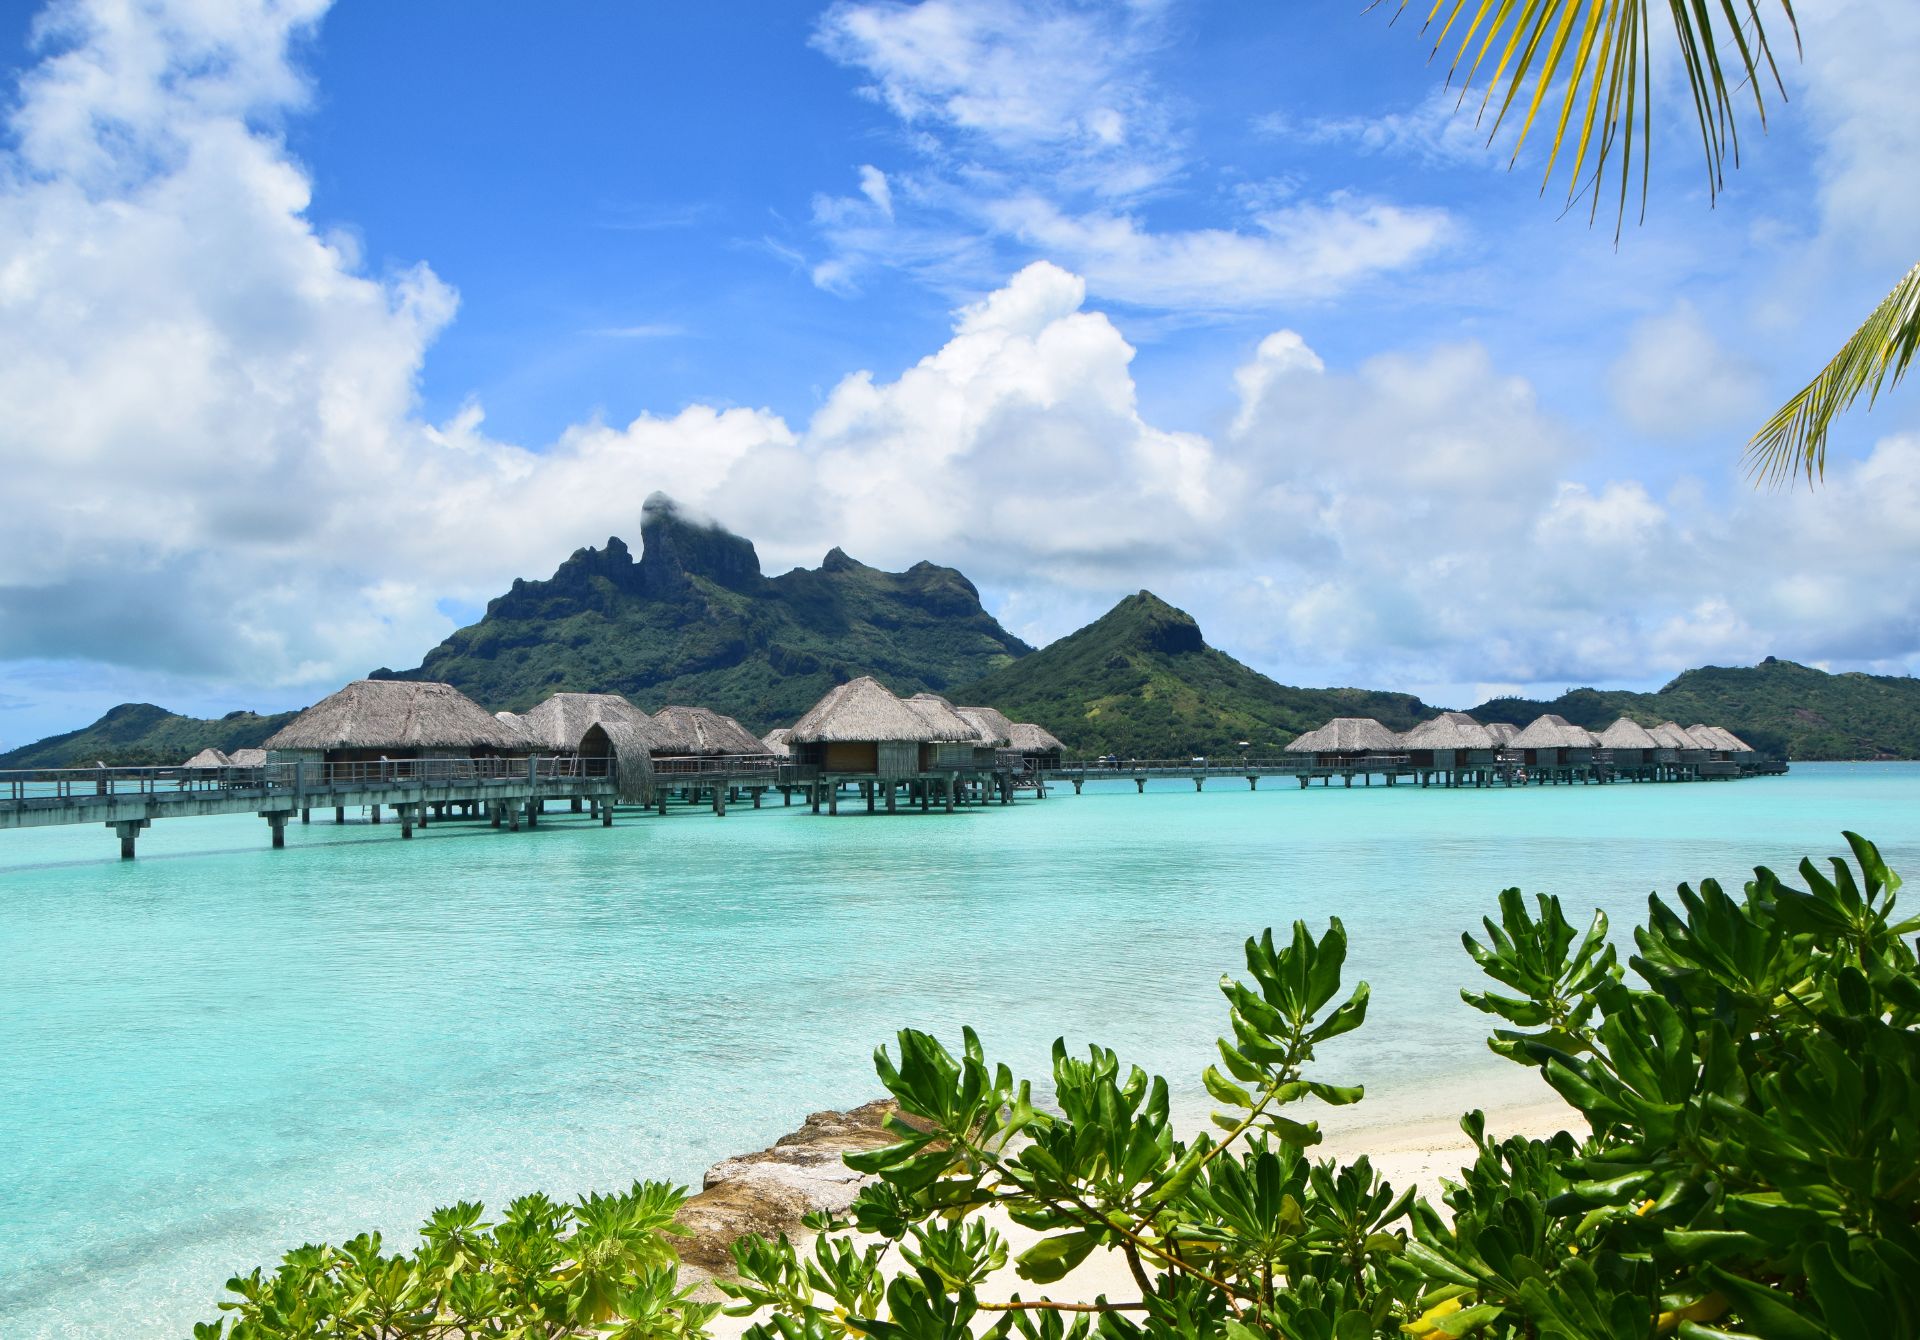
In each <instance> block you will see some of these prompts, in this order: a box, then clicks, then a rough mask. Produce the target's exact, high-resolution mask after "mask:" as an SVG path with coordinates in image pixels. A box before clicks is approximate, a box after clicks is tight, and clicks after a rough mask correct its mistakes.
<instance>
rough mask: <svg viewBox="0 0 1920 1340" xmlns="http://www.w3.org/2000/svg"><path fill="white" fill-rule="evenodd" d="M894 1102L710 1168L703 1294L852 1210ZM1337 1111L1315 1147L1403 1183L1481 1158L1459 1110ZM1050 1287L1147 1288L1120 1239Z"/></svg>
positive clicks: (690, 1274)
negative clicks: (815, 1220) (862, 1161)
mask: <svg viewBox="0 0 1920 1340" xmlns="http://www.w3.org/2000/svg"><path fill="white" fill-rule="evenodd" d="M891 1110H892V1104H891V1103H890V1102H889V1101H887V1100H885V1099H879V1100H875V1101H873V1102H869V1103H865V1104H862V1105H861V1106H859V1107H856V1108H853V1109H850V1110H848V1111H845V1112H816V1113H813V1114H812V1115H811V1116H809V1117H808V1118H807V1119H806V1121H805V1122H804V1123H802V1125H801V1127H800V1129H799V1130H797V1131H793V1132H790V1133H789V1134H787V1135H784V1136H782V1137H781V1138H780V1139H779V1140H777V1141H776V1142H774V1144H772V1145H770V1146H768V1147H767V1148H766V1149H763V1150H759V1151H756V1152H755V1153H752V1154H747V1155H743V1156H741V1157H738V1158H731V1159H725V1160H722V1161H721V1162H719V1163H717V1164H715V1165H714V1166H713V1167H712V1168H710V1169H708V1170H707V1173H706V1176H705V1179H704V1186H703V1189H702V1190H701V1191H700V1192H699V1193H698V1194H697V1195H695V1196H693V1197H692V1198H690V1199H689V1200H688V1202H687V1205H686V1207H685V1208H684V1209H683V1210H682V1212H681V1215H680V1219H679V1222H681V1223H682V1224H684V1225H686V1226H687V1227H689V1228H690V1229H692V1230H693V1236H691V1237H689V1238H687V1239H683V1240H682V1243H681V1257H682V1262H683V1264H682V1267H681V1277H682V1280H683V1282H688V1283H698V1284H699V1285H700V1296H702V1297H705V1298H708V1299H710V1300H712V1301H721V1300H722V1298H723V1296H722V1295H721V1294H720V1292H719V1290H717V1289H715V1288H714V1287H713V1286H712V1284H711V1281H712V1280H713V1279H714V1277H715V1276H716V1274H719V1273H722V1272H723V1271H726V1270H727V1267H728V1263H729V1261H730V1257H729V1255H728V1252H727V1248H728V1245H729V1244H731V1242H732V1241H733V1240H735V1239H736V1238H739V1237H744V1236H746V1235H748V1234H752V1233H759V1234H762V1235H765V1236H770V1237H771V1236H777V1235H778V1234H780V1233H782V1232H784V1233H786V1234H787V1235H788V1236H789V1237H791V1238H793V1239H794V1240H795V1242H796V1243H800V1242H805V1241H808V1240H810V1239H811V1237H812V1235H811V1234H808V1233H806V1232H805V1231H804V1230H803V1229H802V1228H801V1227H800V1220H801V1218H802V1217H803V1216H805V1215H806V1214H808V1213H811V1212H813V1211H816V1210H836V1211H837V1210H844V1209H845V1208H846V1207H847V1206H848V1205H849V1204H850V1203H851V1202H852V1200H853V1197H854V1196H855V1194H857V1192H858V1190H859V1188H860V1186H861V1185H863V1184H864V1182H865V1181H866V1180H867V1179H864V1178H862V1177H860V1176H858V1175H857V1174H855V1173H853V1172H852V1170H851V1169H848V1168H847V1167H846V1166H845V1164H844V1163H843V1162H842V1161H841V1155H842V1154H844V1153H847V1152H849V1151H851V1150H856V1149H870V1148H874V1147H876V1146H879V1145H883V1144H887V1143H891V1140H892V1137H891V1136H889V1135H887V1134H886V1133H885V1131H884V1130H883V1123H884V1122H885V1120H886V1118H887V1116H888V1115H889V1114H890V1112H891ZM1468 1110H1470V1109H1468ZM1482 1110H1483V1111H1485V1113H1486V1117H1487V1131H1488V1134H1489V1135H1490V1136H1493V1137H1498V1138H1503V1137H1507V1136H1515V1135H1522V1136H1529V1137H1533V1138H1545V1137H1547V1136H1549V1135H1551V1134H1553V1133H1554V1132H1555V1131H1559V1130H1563V1129H1572V1130H1575V1131H1576V1132H1577V1131H1578V1130H1579V1123H1578V1119H1577V1115H1576V1114H1575V1113H1574V1111H1573V1109H1571V1108H1570V1107H1568V1106H1567V1105H1566V1104H1565V1103H1564V1102H1562V1101H1561V1100H1560V1099H1559V1098H1558V1096H1557V1095H1554V1094H1553V1093H1552V1092H1551V1091H1550V1090H1544V1088H1542V1089H1541V1090H1539V1091H1537V1092H1536V1095H1535V1096H1534V1097H1532V1098H1530V1099H1523V1098H1518V1097H1508V1098H1506V1100H1505V1101H1490V1102H1489V1103H1488V1104H1487V1105H1485V1106H1484V1107H1483V1108H1482ZM1331 1111H1332V1113H1333V1114H1334V1115H1335V1116H1336V1117H1337V1118H1344V1119H1341V1120H1337V1121H1329V1120H1327V1119H1326V1118H1327V1115H1328V1110H1326V1109H1323V1110H1322V1111H1321V1112H1320V1113H1317V1114H1316V1116H1317V1117H1318V1118H1319V1119H1321V1123H1322V1129H1323V1130H1324V1131H1325V1139H1324V1140H1323V1141H1322V1142H1321V1143H1320V1144H1319V1145H1316V1146H1315V1147H1314V1148H1313V1149H1312V1150H1311V1151H1310V1153H1311V1154H1312V1155H1313V1156H1315V1157H1321V1158H1325V1157H1330V1156H1331V1157H1336V1158H1338V1159H1340V1160H1341V1161H1342V1162H1351V1161H1352V1160H1354V1159H1357V1158H1360V1157H1363V1156H1364V1157H1365V1158H1367V1159H1368V1160H1369V1161H1370V1162H1371V1163H1372V1165H1373V1167H1374V1169H1375V1170H1376V1171H1377V1172H1378V1173H1379V1174H1380V1176H1381V1177H1382V1178H1383V1179H1384V1180H1386V1181H1387V1182H1390V1183H1392V1185H1393V1186H1394V1187H1395V1188H1404V1187H1405V1186H1407V1185H1408V1184H1414V1185H1417V1186H1418V1187H1420V1189H1421V1192H1422V1194H1423V1195H1425V1196H1426V1197H1427V1198H1428V1199H1433V1198H1434V1197H1435V1196H1436V1195H1437V1193H1438V1192H1439V1189H1440V1179H1442V1178H1448V1177H1452V1176H1454V1175H1455V1174H1456V1173H1457V1171H1458V1170H1459V1169H1460V1168H1461V1167H1462V1166H1463V1165H1464V1164H1466V1163H1468V1162H1471V1161H1472V1158H1473V1154H1474V1150H1473V1143H1472V1141H1470V1140H1469V1139H1468V1138H1467V1135H1466V1133H1465V1132H1464V1131H1462V1130H1461V1129H1460V1124H1459V1118H1460V1114H1458V1113H1455V1114H1438V1113H1414V1114H1408V1113H1398V1114H1390V1115H1385V1116H1383V1117H1382V1118H1381V1119H1378V1120H1361V1119H1359V1114H1358V1113H1354V1112H1353V1110H1352V1109H1345V1110H1342V1109H1332V1110H1331ZM1349 1114H1351V1115H1349ZM1188 1115H1189V1114H1186V1113H1180V1114H1177V1120H1176V1125H1177V1126H1179V1127H1181V1128H1183V1129H1182V1131H1181V1133H1182V1134H1183V1135H1190V1134H1191V1133H1192V1132H1193V1131H1194V1130H1195V1129H1196V1128H1195V1127H1194V1126H1192V1125H1191V1124H1190V1123H1189V1122H1188V1121H1186V1120H1184V1118H1185V1117H1186V1116H1188ZM980 1217H981V1218H982V1219H984V1220H985V1221H986V1222H987V1223H988V1224H989V1225H991V1226H992V1227H993V1228H995V1229H996V1230H998V1231H999V1232H1000V1233H1001V1234H1002V1236H1004V1237H1005V1238H1006V1239H1007V1242H1008V1245H1009V1248H1010V1254H1011V1255H1014V1256H1017V1255H1018V1254H1019V1253H1020V1252H1021V1251H1022V1250H1024V1249H1025V1248H1026V1247H1028V1246H1030V1245H1032V1243H1033V1242H1035V1241H1036V1240H1038V1238H1039V1237H1040V1236H1041V1235H1040V1234H1039V1233H1038V1232H1037V1231H1035V1230H1032V1229H1025V1228H1022V1227H1020V1226H1019V1225H1017V1224H1014V1223H1012V1222H1011V1221H1010V1220H1008V1218H1007V1217H1006V1214H1005V1213H1004V1211H1001V1210H999V1209H998V1208H995V1209H992V1210H989V1211H986V1212H984V1213H983V1214H982V1215H981V1216H980ZM1035 1287H1036V1286H1034V1285H1032V1284H1030V1283H1028V1282H1026V1281H1023V1280H1021V1279H1019V1277H1018V1276H1016V1275H1015V1274H1014V1272H1013V1269H1012V1267H1011V1266H1010V1265H1009V1266H1008V1267H1006V1268H1005V1269H1003V1270H1001V1271H1000V1272H999V1273H998V1274H996V1276H995V1277H994V1279H993V1280H992V1281H991V1282H990V1283H989V1285H988V1287H986V1288H984V1289H982V1291H981V1298H982V1300H983V1301H993V1302H1001V1301H1005V1300H1006V1299H1007V1298H1008V1297H1009V1296H1010V1295H1012V1294H1013V1293H1015V1292H1018V1291H1021V1290H1022V1289H1024V1290H1025V1291H1026V1293H1027V1294H1028V1295H1031V1294H1032V1293H1033V1291H1034V1289H1035ZM1044 1288H1045V1290H1046V1294H1047V1296H1048V1297H1050V1298H1053V1299H1055V1300H1056V1301H1059V1302H1091V1301H1093V1300H1094V1299H1095V1298H1097V1297H1099V1296H1101V1295H1103V1294H1105V1295H1110V1296H1121V1295H1128V1294H1131V1293H1133V1292H1135V1291H1137V1286H1136V1284H1135V1282H1134V1280H1133V1277H1132V1275H1131V1274H1130V1273H1129V1271H1128V1268H1127V1265H1126V1262H1125V1259H1124V1258H1123V1257H1122V1256H1121V1255H1120V1254H1119V1253H1118V1252H1114V1251H1111V1250H1109V1251H1103V1252H1096V1253H1095V1254H1094V1255H1093V1256H1091V1257H1089V1258H1088V1259H1087V1260H1086V1261H1085V1262H1084V1263H1082V1264H1081V1265H1080V1266H1079V1267H1078V1268H1077V1269H1075V1270H1074V1271H1072V1272H1071V1273H1070V1274H1068V1275H1067V1276H1066V1277H1065V1278H1064V1279H1061V1280H1059V1281H1056V1282H1055V1283H1053V1284H1050V1285H1047V1286H1044ZM754 1321H755V1317H753V1316H745V1317H730V1316H727V1315H725V1314H724V1313H723V1314H722V1315H720V1316H718V1317H716V1318H714V1320H713V1323H712V1324H711V1326H710V1327H709V1330H710V1331H711V1332H712V1334H713V1335H714V1336H715V1337H716V1340H737V1337H739V1336H740V1335H742V1334H743V1333H744V1332H745V1331H746V1329H747V1328H748V1327H749V1326H751V1325H752V1324H753V1323H754Z"/></svg>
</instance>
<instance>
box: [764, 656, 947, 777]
mask: <svg viewBox="0 0 1920 1340" xmlns="http://www.w3.org/2000/svg"><path fill="white" fill-rule="evenodd" d="M936 720H937V714H932V713H929V712H927V711H926V710H925V709H924V708H920V709H916V708H915V707H913V706H910V705H909V704H908V703H907V702H906V701H905V700H903V699H901V698H899V697H897V696H896V695H895V694H894V693H893V692H892V690H890V689H888V688H887V686H886V685H884V684H882V683H881V682H880V681H879V680H877V679H875V678H873V677H872V676H871V675H862V676H860V677H859V678H858V679H850V680H848V681H847V682H846V683H844V684H836V685H834V687H833V688H831V689H829V690H828V691H827V693H826V695H825V696H824V697H822V698H821V699H820V701H819V702H817V703H815V704H814V705H813V706H812V707H811V708H809V709H808V711H807V714H806V715H805V716H803V717H801V718H800V720H799V721H797V722H795V723H794V726H793V731H792V733H791V734H790V735H788V736H787V744H788V747H789V748H790V749H791V750H792V754H793V758H794V761H795V762H799V763H810V764H813V765H814V766H816V767H818V768H819V769H820V770H821V771H822V772H823V773H840V774H847V775H854V776H875V777H896V778H897V777H910V776H912V775H914V774H915V773H917V772H919V771H920V747H921V746H922V745H932V744H939V743H940V742H941V741H943V740H946V741H951V740H952V739H953V734H954V729H955V727H954V726H953V725H952V724H950V723H944V724H936ZM954 721H955V722H958V723H959V726H960V727H961V728H962V729H963V730H964V732H965V735H966V738H969V739H970V738H971V737H972V733H973V728H972V727H971V726H967V725H966V723H965V721H963V720H961V719H960V718H959V717H958V716H955V717H954Z"/></svg>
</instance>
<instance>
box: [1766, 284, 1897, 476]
mask: <svg viewBox="0 0 1920 1340" xmlns="http://www.w3.org/2000/svg"><path fill="white" fill-rule="evenodd" d="M1916 345H1920V265H1916V266H1914V267H1913V268H1912V269H1911V270H1909V271H1907V272H1906V274H1904V275H1902V276H1901V277H1900V282H1899V283H1897V284H1895V285H1894V286H1893V292H1891V293H1889V294H1887V296H1886V297H1885V298H1883V299H1881V301H1880V305H1879V306H1878V307H1876V308H1874V309H1873V314H1872V315H1871V316H1869V317H1868V318H1867V319H1866V320H1865V321H1863V322H1861V323H1860V329H1858V330H1856V331H1854V332H1853V334H1852V336H1850V337H1849V338H1848V340H1847V342H1846V343H1845V344H1843V345H1841V346H1840V352H1839V353H1837V354H1835V355H1834V356H1833V358H1832V359H1831V360H1829V361H1828V363H1827V365H1826V366H1825V367H1824V368H1822V369H1820V374H1819V375H1818V376H1817V377H1815V378H1814V379H1813V380H1812V381H1810V382H1808V383H1807V384H1806V386H1805V387H1803V388H1802V389H1801V391H1800V393H1799V394H1798V395H1796V396H1794V398H1793V399H1791V400H1789V401H1788V402H1787V403H1786V404H1784V405H1782V406H1781V407H1780V408H1779V410H1778V411H1776V412H1775V414H1774V416H1773V417H1772V418H1771V419H1769V420H1767V422H1766V425H1765V426H1764V427H1763V428H1761V430H1760V431H1759V432H1757V433H1755V434H1754V435H1753V441H1751V442H1749V443H1748V444H1747V461H1748V463H1749V470H1750V473H1751V475H1752V477H1753V478H1754V479H1755V480H1756V481H1758V480H1763V479H1764V480H1766V481H1767V482H1768V483H1771V484H1776V485H1778V484H1783V483H1785V482H1786V481H1787V480H1789V479H1793V478H1795V477H1796V476H1798V475H1800V474H1802V473H1804V474H1805V475H1806V477H1807V483H1808V484H1812V483H1813V482H1814V481H1815V480H1816V479H1818V478H1820V477H1821V476H1822V475H1824V474H1825V473H1826V465H1827V432H1828V430H1829V429H1830V428H1831V427H1832V426H1833V421H1834V420H1835V419H1836V418H1838V417H1839V416H1840V415H1841V414H1842V413H1844V412H1845V411H1846V409H1847V408H1848V406H1850V405H1852V404H1853V402H1854V401H1856V400H1858V399H1859V398H1860V396H1861V394H1862V393H1863V392H1864V393H1865V394H1866V397H1867V404H1868V405H1869V406H1871V405H1872V404H1873V402H1874V401H1875V400H1877V399H1878V398H1879V396H1880V391H1881V388H1882V387H1888V386H1896V385H1898V384H1899V382H1900V379H1901V378H1902V377H1904V376H1905V375H1906V372H1907V365H1908V364H1910V363H1912V362H1913V354H1914V348H1915V346H1916Z"/></svg>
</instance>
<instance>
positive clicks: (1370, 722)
mask: <svg viewBox="0 0 1920 1340" xmlns="http://www.w3.org/2000/svg"><path fill="white" fill-rule="evenodd" d="M1400 748H1401V743H1400V737H1399V736H1398V735H1395V734H1394V733H1393V732H1392V731H1390V730H1388V729H1387V728H1386V727H1385V726H1383V725H1381V724H1380V723H1379V722H1378V721H1375V720H1374V719H1373V718H1372V717H1335V718H1334V719H1333V720H1332V721H1329V722H1328V723H1327V724H1326V725H1324V726H1322V727H1320V728H1319V729H1318V730H1310V731H1308V732H1307V733H1306V734H1305V735H1302V736H1301V737H1300V738H1299V739H1297V740H1295V741H1294V742H1293V743H1292V744H1290V745H1288V746H1287V752H1288V753H1289V754H1311V755H1313V760H1314V763H1315V764H1316V765H1317V766H1321V767H1338V766H1340V765H1342V764H1346V763H1352V762H1355V761H1357V760H1358V759H1361V758H1364V757H1366V756H1367V755H1369V754H1393V753H1398V752H1400Z"/></svg>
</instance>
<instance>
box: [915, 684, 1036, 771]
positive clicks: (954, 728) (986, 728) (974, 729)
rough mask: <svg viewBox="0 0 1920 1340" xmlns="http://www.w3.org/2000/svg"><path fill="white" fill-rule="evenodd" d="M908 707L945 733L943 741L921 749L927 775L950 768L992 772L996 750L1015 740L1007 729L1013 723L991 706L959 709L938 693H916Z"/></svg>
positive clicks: (922, 769)
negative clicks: (988, 770)
mask: <svg viewBox="0 0 1920 1340" xmlns="http://www.w3.org/2000/svg"><path fill="white" fill-rule="evenodd" d="M906 704H907V706H908V707H909V708H911V709H913V710H914V711H915V712H918V713H919V714H920V717H921V719H922V720H923V721H926V722H927V723H928V724H929V725H931V726H933V727H934V728H935V729H936V730H938V731H940V732H941V733H942V738H941V739H940V740H938V741H935V742H934V743H932V744H929V745H924V746H922V748H921V750H920V769H921V771H923V772H931V771H936V770H942V769H947V768H956V769H958V768H978V767H984V768H988V769H991V768H992V767H993V764H994V754H995V751H996V750H998V749H999V747H1000V746H1001V745H1004V744H1006V743H1007V741H1008V740H1009V739H1010V738H1011V736H1010V734H1009V733H1008V731H1007V729H1006V728H1007V727H1009V726H1011V725H1013V723H1012V722H1011V721H1008V720H1007V719H1006V718H1005V717H1003V716H1001V715H1000V713H998V712H995V711H994V710H993V709H992V708H990V707H955V706H954V705H953V704H952V703H950V702H948V701H947V700H946V699H945V698H942V697H941V696H940V695H939V694H937V693H916V694H914V695H913V697H911V698H908V699H907V700H906ZM982 713H991V714H992V716H991V717H986V716H983V715H982ZM1003 723H1004V724H1003Z"/></svg>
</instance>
